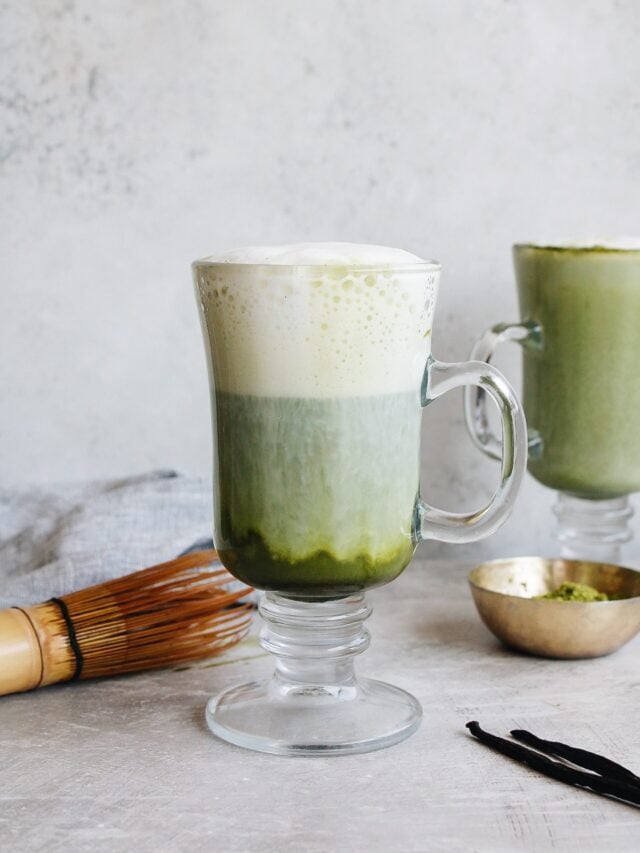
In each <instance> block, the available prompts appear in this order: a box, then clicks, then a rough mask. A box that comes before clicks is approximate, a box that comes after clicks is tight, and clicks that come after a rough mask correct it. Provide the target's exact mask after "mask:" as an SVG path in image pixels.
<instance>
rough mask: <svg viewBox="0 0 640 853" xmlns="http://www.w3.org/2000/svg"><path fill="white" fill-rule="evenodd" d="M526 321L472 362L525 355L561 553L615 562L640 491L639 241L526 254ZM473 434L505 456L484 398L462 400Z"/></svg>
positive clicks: (532, 431) (530, 406)
mask: <svg viewBox="0 0 640 853" xmlns="http://www.w3.org/2000/svg"><path fill="white" fill-rule="evenodd" d="M513 257H514V265H515V272H516V283H517V288H518V298H519V303H520V316H521V318H522V319H521V320H520V321H519V322H516V323H498V324H496V325H495V326H493V327H492V328H491V329H490V330H489V331H487V332H486V333H485V334H484V335H483V336H482V338H480V340H479V341H478V342H477V344H476V345H475V346H474V348H473V350H472V352H471V358H473V359H478V360H480V361H485V362H490V361H491V359H492V357H493V354H494V351H495V349H496V347H497V346H498V345H499V344H500V343H503V342H505V341H516V342H517V343H519V344H520V346H521V348H522V377H523V391H522V400H523V405H524V411H525V414H526V418H527V424H528V426H529V463H528V467H529V472H530V473H531V475H532V476H533V477H534V478H535V479H536V480H537V481H538V482H540V483H542V485H544V486H547V487H548V488H550V489H555V490H556V491H557V492H558V500H557V502H556V504H555V506H554V512H555V514H556V517H557V522H558V524H557V528H556V537H557V538H558V539H559V541H560V542H561V545H562V555H563V556H565V557H571V558H583V559H585V558H586V559H594V560H601V561H607V562H619V560H620V545H621V544H622V543H623V542H625V541H627V540H629V539H630V538H631V529H630V526H629V524H628V522H629V519H630V516H631V509H630V507H629V504H628V499H627V495H629V494H630V493H632V492H636V491H640V429H639V428H638V424H637V414H638V412H639V411H640V382H639V381H638V365H639V364H640V337H639V336H638V317H640V241H635V243H634V242H630V241H628V240H620V241H612V242H609V243H606V242H604V243H596V244H574V243H572V244H550V245H543V244H540V245H538V244H519V245H516V246H514V248H513ZM465 414H466V421H467V427H468V430H469V433H470V434H471V437H472V439H473V440H474V442H475V443H476V445H477V446H478V447H480V448H481V449H482V450H484V451H485V453H487V454H488V455H489V456H493V457H494V458H500V443H499V441H498V439H497V438H496V437H495V436H494V435H493V433H492V431H491V427H490V424H489V418H488V415H487V411H486V395H485V394H484V391H483V390H482V389H481V388H478V389H472V388H469V389H467V390H466V391H465Z"/></svg>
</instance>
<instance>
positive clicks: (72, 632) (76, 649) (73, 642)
mask: <svg viewBox="0 0 640 853" xmlns="http://www.w3.org/2000/svg"><path fill="white" fill-rule="evenodd" d="M49 601H50V602H51V603H52V604H56V605H57V606H58V608H59V610H60V613H62V618H63V619H64V621H65V625H66V626H67V633H68V634H69V645H70V646H71V649H72V650H73V654H74V657H75V659H76V666H75V669H74V671H73V675H72V676H71V678H70V679H69V681H77V680H78V679H79V678H80V676H81V674H82V666H83V664H84V655H83V654H82V649H81V648H80V643H79V642H78V637H77V635H76V629H75V627H74V625H73V619H72V618H71V614H70V613H69V608H68V607H67V605H66V604H65V602H64V601H63V600H62V599H61V598H50V599H49Z"/></svg>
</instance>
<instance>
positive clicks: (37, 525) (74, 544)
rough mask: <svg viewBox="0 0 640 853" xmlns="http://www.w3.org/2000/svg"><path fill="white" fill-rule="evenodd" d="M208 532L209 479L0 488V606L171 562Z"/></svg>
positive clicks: (147, 477)
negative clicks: (23, 488)
mask: <svg viewBox="0 0 640 853" xmlns="http://www.w3.org/2000/svg"><path fill="white" fill-rule="evenodd" d="M210 532H211V483H210V482H209V481H207V480H203V479H197V478H192V477H185V476H180V475H177V474H176V473H175V472H173V471H155V472H152V473H149V474H143V475H140V476H137V477H128V478H125V479H119V480H108V481H105V480H102V481H97V482H91V483H84V484H77V485H64V486H59V487H58V486H56V487H38V488H30V489H25V490H20V491H18V490H10V489H5V490H0V607H10V606H12V605H14V604H19V605H21V604H37V603H39V602H41V601H46V600H47V599H48V598H51V596H54V595H55V596H59V595H64V594H65V593H68V592H73V591H74V590H79V589H84V588H85V587H87V586H92V585H93V584H96V583H100V582H101V581H104V580H107V579H109V578H114V577H119V576H120V575H126V574H129V573H130V572H134V571H137V570H138V569H143V568H146V567H147V566H152V565H154V564H156V563H161V562H164V561H165V560H170V559H172V558H173V557H175V556H177V555H178V554H179V553H180V552H182V551H184V550H186V549H187V548H189V547H190V546H191V545H192V544H193V543H194V542H195V541H197V540H202V539H205V538H207V537H209V536H210Z"/></svg>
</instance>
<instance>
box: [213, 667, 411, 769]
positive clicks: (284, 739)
mask: <svg viewBox="0 0 640 853" xmlns="http://www.w3.org/2000/svg"><path fill="white" fill-rule="evenodd" d="M421 718H422V708H421V706H420V703H419V702H418V700H417V699H414V697H413V696H411V694H410V693H407V692H405V691H404V690H401V689H400V688H399V687H394V686H393V685H391V684H385V683H384V682H382V681H374V680H372V679H368V678H363V679H359V680H358V681H356V682H355V683H354V684H340V685H336V686H316V687H314V686H312V685H291V684H287V683H285V682H283V681H281V680H280V679H279V678H278V676H277V675H276V676H274V677H273V678H271V679H269V680H267V681H252V682H248V683H247V684H241V685H238V686H236V687H232V688H230V689H229V690H226V691H225V692H224V693H222V694H221V695H220V696H215V697H213V698H212V699H211V700H210V701H209V702H208V704H207V709H206V719H207V724H208V726H209V728H210V729H211V731H212V732H213V733H214V734H215V735H217V736H218V737H220V738H222V739H223V740H226V741H228V742H229V743H233V744H235V745H236V746H242V747H245V748H247V749H254V750H258V751H259V752H270V753H275V754H278V755H299V754H305V753H306V754H309V753H315V754H327V753H331V754H343V755H349V754H354V753H359V752H370V751H372V750H375V749H383V748H384V747H386V746H392V745H393V744H395V743H398V742H399V741H402V740H404V739H405V738H407V737H409V735H411V734H412V733H413V732H414V731H416V729H417V728H418V726H419V725H420V720H421Z"/></svg>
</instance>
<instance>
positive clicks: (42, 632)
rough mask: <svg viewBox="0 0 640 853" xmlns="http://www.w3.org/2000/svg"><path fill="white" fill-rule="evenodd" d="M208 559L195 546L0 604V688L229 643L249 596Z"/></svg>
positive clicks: (148, 663)
mask: <svg viewBox="0 0 640 853" xmlns="http://www.w3.org/2000/svg"><path fill="white" fill-rule="evenodd" d="M215 559H216V552H215V551H211V550H207V551H197V552H195V553H189V554H186V555H184V556H182V557H178V558H177V559H175V560H170V561H169V562H168V563H162V564H161V565H158V566H152V567H151V568H149V569H143V570H142V571H139V572H134V573H133V574H131V575H127V576H126V577H122V578H118V579H116V580H112V581H107V582H105V583H101V584H98V585H97V586H92V587H89V588H88V589H84V590H82V591H80V592H73V593H71V594H69V595H64V596H62V597H61V598H52V599H50V600H49V601H46V602H44V603H43V604H36V605H33V606H31V607H12V608H9V609H7V610H2V611H0V695H4V694H7V693H17V692H20V691H23V690H31V689H32V688H34V687H43V686H44V685H46V684H54V683H55V682H58V681H73V680H76V679H79V678H97V677H100V676H105V675H117V674H120V673H125V672H135V671H136V670H143V669H153V668H155V667H163V666H170V665H172V664H178V663H183V662H185V661H192V660H198V659H199V658H205V657H209V656H211V655H214V654H216V653H218V652H220V651H222V650H223V649H226V648H227V647H228V646H231V645H233V644H234V643H237V642H238V641H239V640H240V639H241V638H242V637H243V636H244V635H245V634H246V632H247V630H248V629H249V624H250V622H251V613H252V609H253V607H252V605H251V603H249V602H242V601H240V599H241V598H243V597H244V596H246V595H247V593H249V592H250V591H251V589H250V587H246V586H240V585H239V584H238V582H237V581H235V578H233V577H232V576H231V575H230V574H229V573H228V572H227V571H226V570H225V569H223V568H222V566H219V567H215V568H213V567H212V566H211V564H212V562H213V561H214V560H215ZM205 567H209V568H208V570H204V569H205Z"/></svg>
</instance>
